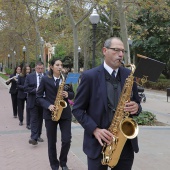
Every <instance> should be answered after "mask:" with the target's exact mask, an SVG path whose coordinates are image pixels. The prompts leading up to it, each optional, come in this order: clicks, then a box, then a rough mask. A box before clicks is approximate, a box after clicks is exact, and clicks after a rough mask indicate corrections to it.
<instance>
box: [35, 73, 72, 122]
mask: <svg viewBox="0 0 170 170" xmlns="http://www.w3.org/2000/svg"><path fill="white" fill-rule="evenodd" d="M64 90H65V91H67V92H68V98H65V99H64V100H65V101H66V102H67V107H66V108H64V109H63V112H62V114H61V119H64V118H71V108H70V106H69V102H68V99H73V98H74V91H73V89H72V86H71V85H67V89H64ZM44 92H45V97H43V96H44ZM57 92H58V86H55V83H54V78H53V77H52V78H51V77H49V76H44V77H42V80H41V84H40V86H39V87H38V91H37V99H36V101H37V103H38V104H40V105H41V106H42V107H43V108H44V109H43V117H44V119H51V112H50V110H49V109H48V107H49V106H50V105H51V104H52V105H54V101H55V99H56V96H57Z"/></svg>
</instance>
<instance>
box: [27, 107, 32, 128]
mask: <svg viewBox="0 0 170 170" xmlns="http://www.w3.org/2000/svg"><path fill="white" fill-rule="evenodd" d="M26 110H27V114H26V123H27V126H28V125H29V126H30V125H31V123H30V109H29V108H27V107H26Z"/></svg>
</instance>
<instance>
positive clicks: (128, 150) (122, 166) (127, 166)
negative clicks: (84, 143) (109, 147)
mask: <svg viewBox="0 0 170 170" xmlns="http://www.w3.org/2000/svg"><path fill="white" fill-rule="evenodd" d="M102 157H103V155H102V154H101V155H100V156H99V157H98V158H96V159H91V158H89V157H87V161H88V170H94V169H95V170H107V169H108V166H107V165H102V164H101V160H102ZM133 160H134V151H133V148H132V145H131V141H130V140H127V142H126V144H125V146H124V148H123V150H122V153H121V155H120V159H119V161H118V163H117V165H116V166H115V167H114V168H112V169H111V170H131V169H132V165H133Z"/></svg>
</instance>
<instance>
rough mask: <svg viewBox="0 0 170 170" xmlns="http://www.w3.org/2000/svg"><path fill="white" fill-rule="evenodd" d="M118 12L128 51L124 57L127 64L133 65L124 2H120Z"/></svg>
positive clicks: (122, 35) (122, 34)
mask: <svg viewBox="0 0 170 170" xmlns="http://www.w3.org/2000/svg"><path fill="white" fill-rule="evenodd" d="M118 11H119V22H120V30H121V37H122V41H123V43H124V47H125V50H126V51H127V53H125V55H124V59H125V64H129V63H131V61H130V51H129V44H128V33H127V27H126V19H125V12H124V8H123V0H118Z"/></svg>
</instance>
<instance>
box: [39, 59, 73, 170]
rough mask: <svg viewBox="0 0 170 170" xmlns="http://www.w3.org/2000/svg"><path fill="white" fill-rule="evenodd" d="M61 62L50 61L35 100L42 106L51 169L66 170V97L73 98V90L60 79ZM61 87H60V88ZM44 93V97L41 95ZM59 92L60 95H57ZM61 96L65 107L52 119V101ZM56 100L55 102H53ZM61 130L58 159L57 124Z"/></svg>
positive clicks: (68, 114)
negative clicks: (55, 118) (57, 118)
mask: <svg viewBox="0 0 170 170" xmlns="http://www.w3.org/2000/svg"><path fill="white" fill-rule="evenodd" d="M62 68H63V64H62V61H61V60H60V59H57V58H54V59H53V60H52V61H51V63H50V71H49V74H48V75H47V76H44V77H43V78H42V81H41V84H40V86H39V88H38V91H37V98H36V101H37V103H38V104H40V105H41V106H42V107H43V118H44V119H45V127H46V134H47V139H48V156H49V162H50V166H51V169H52V170H58V169H59V166H61V168H62V170H68V167H67V155H68V152H69V149H70V145H71V137H72V135H71V118H72V115H71V108H70V106H69V102H68V99H73V98H74V91H73V89H72V86H71V85H66V84H65V83H64V80H63V79H62V76H61V73H60V70H62ZM59 86H63V88H64V89H63V90H62V91H59ZM61 89H62V88H61ZM44 93H45V98H44V97H43V96H44ZM58 94H61V97H59V96H58ZM60 98H63V100H64V101H65V102H66V108H64V109H63V111H62V113H61V117H60V119H59V120H57V121H54V120H52V112H54V111H55V109H57V108H58V105H55V104H54V103H56V102H57V100H58V99H60ZM55 101H56V102H55ZM58 125H59V127H60V130H61V151H60V155H59V159H58V158H57V149H56V142H57V135H56V134H57V126H58Z"/></svg>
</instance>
